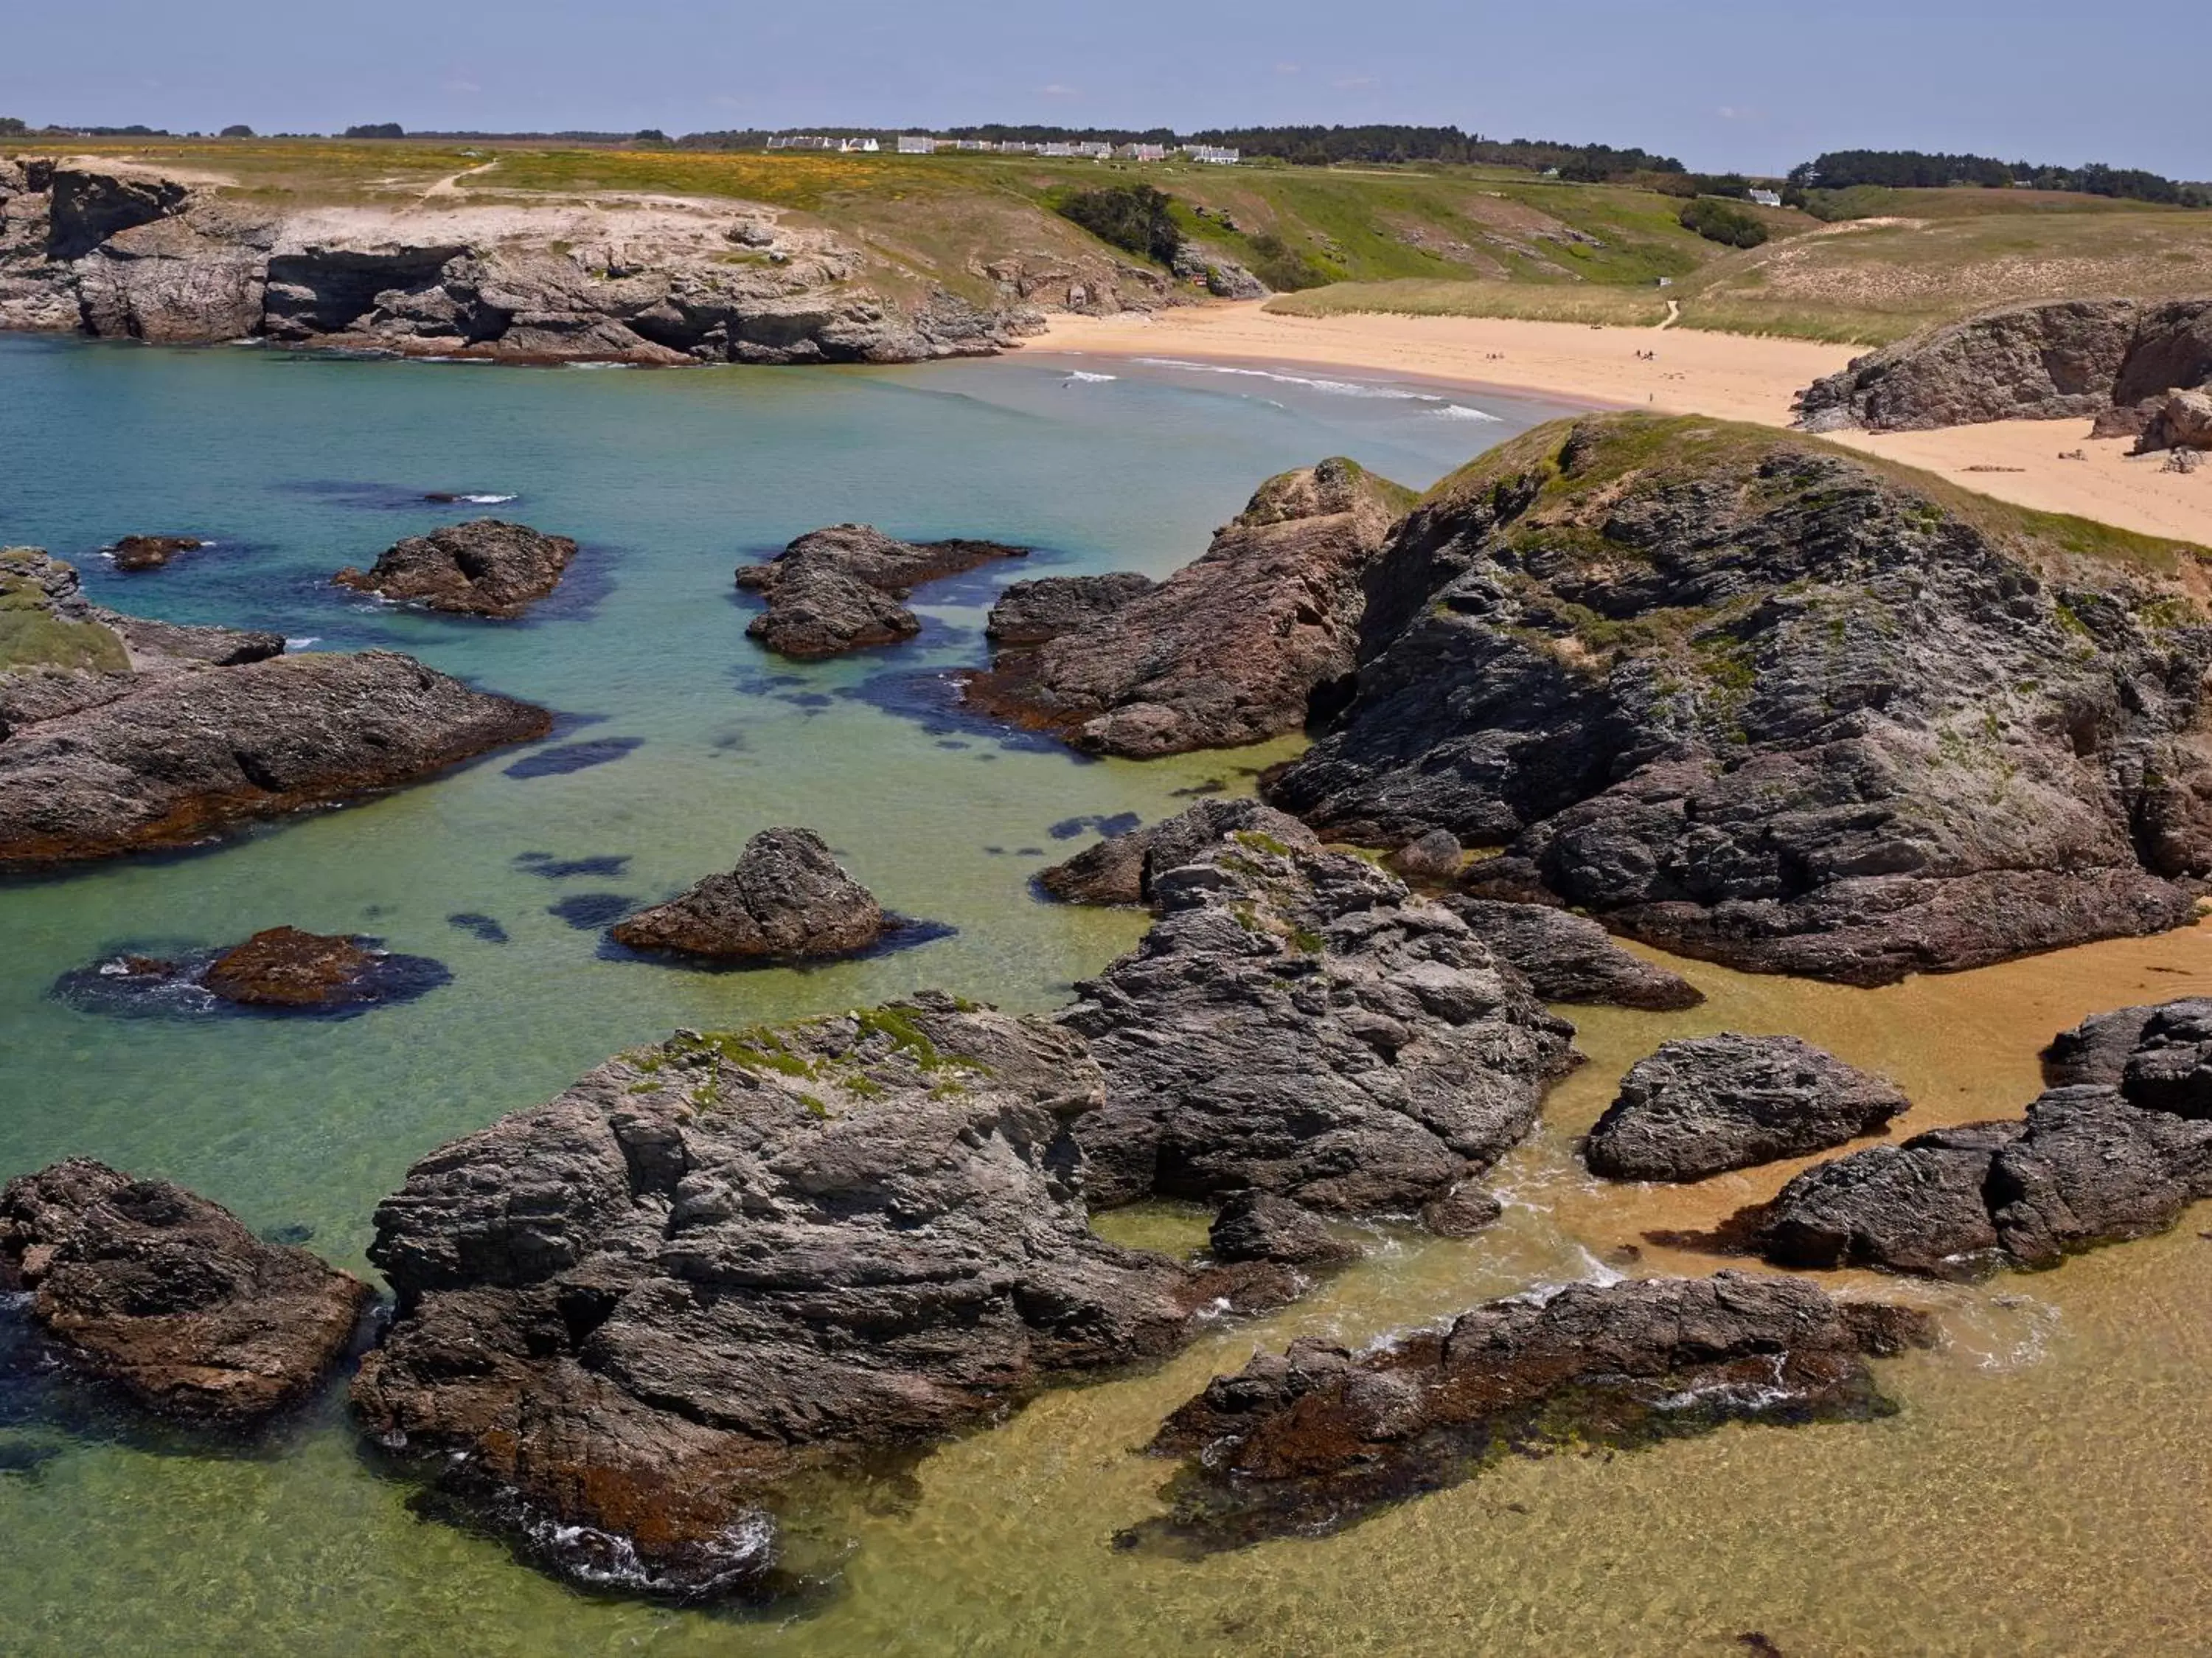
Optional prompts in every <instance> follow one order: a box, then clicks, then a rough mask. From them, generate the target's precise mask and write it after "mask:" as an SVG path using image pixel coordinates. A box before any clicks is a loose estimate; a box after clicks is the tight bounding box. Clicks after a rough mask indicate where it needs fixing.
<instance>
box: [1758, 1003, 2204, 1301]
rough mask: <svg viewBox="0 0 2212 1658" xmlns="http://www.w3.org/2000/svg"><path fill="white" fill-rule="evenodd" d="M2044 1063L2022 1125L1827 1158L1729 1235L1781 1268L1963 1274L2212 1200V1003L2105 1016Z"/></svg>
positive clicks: (2021, 1262)
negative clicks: (2043, 1076) (2045, 1081)
mask: <svg viewBox="0 0 2212 1658" xmlns="http://www.w3.org/2000/svg"><path fill="white" fill-rule="evenodd" d="M2046 1068H2047V1072H2048V1074H2049V1076H2050V1077H2051V1082H2052V1086H2051V1087H2050V1088H2047V1089H2045V1092H2044V1093H2043V1094H2042V1095H2041V1096H2040V1097H2039V1098H2038V1099H2037V1100H2035V1101H2034V1102H2033V1104H2031V1105H2030V1106H2028V1108H2027V1115H2026V1117H2025V1118H2023V1119H2021V1120H2018V1121H2014V1122H1994V1123H1972V1124H1967V1125H1963V1126H1960V1127H1957V1128H1945V1129H1937V1130H1936V1131H1933V1132H1931V1133H1928V1134H1921V1135H1916V1136H1915V1137H1913V1138H1911V1139H1910V1140H1907V1141H1905V1143H1903V1144H1902V1145H1897V1146H1875V1147H1872V1148H1870V1149H1868V1150H1865V1151H1861V1152H1855V1153H1853V1154H1852V1155H1850V1156H1848V1157H1841V1158H1838V1159H1837V1160H1835V1161H1832V1162H1827V1163H1822V1164H1820V1166H1819V1167H1814V1168H1810V1169H1808V1170H1807V1171H1806V1172H1805V1173H1802V1174H1801V1175H1799V1176H1798V1177H1797V1178H1796V1179H1794V1180H1792V1181H1790V1184H1789V1185H1788V1186H1784V1188H1783V1189H1782V1192H1781V1193H1780V1195H1779V1196H1778V1197H1777V1198H1775V1199H1774V1200H1773V1201H1772V1202H1771V1204H1765V1205H1762V1206H1760V1207H1759V1208H1758V1209H1755V1210H1751V1211H1748V1212H1747V1213H1746V1214H1743V1215H1741V1216H1737V1217H1736V1218H1735V1221H1734V1222H1732V1223H1731V1226H1730V1228H1729V1229H1730V1231H1731V1232H1733V1233H1735V1234H1738V1235H1744V1236H1748V1237H1749V1238H1750V1239H1751V1240H1752V1241H1753V1247H1756V1248H1758V1249H1759V1251H1760V1252H1761V1253H1764V1254H1765V1256H1766V1257H1767V1258H1768V1259H1770V1260H1772V1261H1775V1262H1777V1263H1778V1264H1780V1265H1784V1266H1800V1267H1838V1266H1870V1267H1879V1268H1882V1269H1884V1270H1887V1271H1894V1272H1911V1273H1923V1274H1929V1275H1933V1276H1938V1277H1968V1276H1972V1275H1974V1274H1976V1273H1978V1272H1980V1271H1984V1270H1987V1269H1988V1268H1990V1267H1992V1266H1998V1265H2012V1266H2020V1267H2047V1266H2056V1265H2058V1264H2059V1262H2060V1261H2061V1260H2063V1259H2064V1258H2065V1257H2066V1256H2068V1255H2069V1254H2073V1253H2078V1252H2080V1251H2081V1250H2085V1249H2092V1248H2095V1247H2098V1246H2100V1245H2102V1244H2109V1243H2118V1242H2122V1241H2124V1240H2128V1239H2131V1238H2142V1237H2148V1236H2150V1235H2152V1234H2155V1233H2160V1232H2164V1231H2166V1230H2167V1229H2168V1228H2171V1227H2172V1226H2173V1224H2174V1223H2175V1222H2177V1221H2179V1219H2180V1217H2181V1215H2182V1212H2183V1211H2184V1210H2185V1209H2187V1208H2188V1207H2189V1205H2190V1204H2192V1203H2196V1202H2197V1201H2199V1200H2201V1199H2203V1198H2212V1002H2206V1001H2200V1000H2190V1001H2182V1002H2170V1003H2164V1004H2162V1005H2160V1006H2157V1007H2143V1008H2124V1009H2120V1010H2118V1012H2115V1013H2109V1014H2100V1015H2098V1016H2097V1017H2096V1018H2094V1019H2093V1020H2090V1021H2087V1023H2086V1024H2084V1025H2082V1026H2081V1027H2079V1028H2077V1029H2075V1030H2074V1031H2070V1032H2068V1033H2065V1034H2064V1035H2062V1036H2061V1037H2059V1038H2058V1039H2057V1041H2056V1042H2054V1043H2053V1044H2052V1045H2051V1050H2050V1053H2049V1055H2048V1057H2047V1058H2046Z"/></svg>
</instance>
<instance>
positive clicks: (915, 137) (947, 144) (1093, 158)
mask: <svg viewBox="0 0 2212 1658" xmlns="http://www.w3.org/2000/svg"><path fill="white" fill-rule="evenodd" d="M895 143H896V149H897V152H898V153H899V154H900V155H935V154H936V153H937V152H938V151H939V150H940V149H962V150H975V151H981V152H983V153H985V154H988V155H1041V156H1045V157H1048V158H1053V159H1060V160H1067V161H1090V162H1104V161H1116V162H1164V161H1166V160H1167V159H1168V158H1169V157H1170V155H1182V156H1183V157H1184V158H1185V159H1187V160H1189V161H1194V162H1207V163H1209V164H1211V165H1212V166H1215V167H1234V166H1236V165H1237V162H1238V161H1240V160H1241V159H1242V157H1243V152H1242V151H1240V150H1235V149H1224V148H1222V147H1221V146H1220V145H1218V144H1183V145H1181V146H1180V147H1177V148H1173V149H1171V148H1170V147H1169V146H1168V145H1166V144H1109V143H1024V142H1022V141H1020V140H1018V139H1010V140H1008V141H1007V142H1006V143H994V142H993V141H992V140H990V139H988V138H936V137H931V136H929V135H928V134H927V133H924V132H908V133H902V134H901V135H900V136H899V137H898V138H897V139H896V141H895ZM768 147H769V149H813V150H827V151H829V152H830V153H831V154H833V155H874V154H875V153H876V152H877V151H878V150H879V149H882V148H883V145H882V144H881V143H879V142H878V140H876V139H874V138H835V137H825V136H823V135H820V134H816V133H793V134H789V135H786V136H783V137H774V138H770V139H769V141H768Z"/></svg>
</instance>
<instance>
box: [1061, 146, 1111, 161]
mask: <svg viewBox="0 0 2212 1658" xmlns="http://www.w3.org/2000/svg"><path fill="white" fill-rule="evenodd" d="M1068 148H1069V149H1073V151H1074V152H1075V153H1076V154H1077V155H1087V156H1089V157H1090V158H1091V160H1092V161H1094V162H1103V161H1104V160H1106V158H1107V157H1109V155H1112V154H1113V153H1114V146H1113V145H1111V144H1099V143H1084V144H1071V145H1069V146H1068Z"/></svg>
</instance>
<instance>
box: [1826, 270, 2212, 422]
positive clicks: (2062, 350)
mask: <svg viewBox="0 0 2212 1658" xmlns="http://www.w3.org/2000/svg"><path fill="white" fill-rule="evenodd" d="M2207 384H2212V299H2193V300H2165V301H2151V300H2127V299H2105V300H2064V301H2059V302H2053V303H2050V304H2041V305H2015V306H2008V307H2006V308H2003V309H2002V310H1997V311H1990V312H1985V313H1984V314H1982V315H1980V316H1975V317H1969V318H1966V320H1964V321H1960V322H1951V323H1945V324H1942V326H1937V327H1935V328H1931V329H1928V330H1926V331H1924V332H1921V333H1918V334H1915V335H1914V336H1912V338H1910V339H1905V340H1901V341H1899V343H1898V344H1894V345H1890V346H1886V347H1884V348H1883V349H1882V350H1879V351H1876V352H1874V353H1873V354H1871V355H1870V356H1867V357H1858V358H1856V359H1854V360H1853V361H1852V363H1851V364H1850V367H1849V368H1847V369H1843V370H1842V371H1840V372H1839V373H1837V374H1833V375H1829V376H1828V377H1827V378H1826V380H1820V381H1814V383H1813V384H1812V385H1811V386H1809V387H1807V388H1806V389H1805V390H1804V391H1803V392H1802V393H1799V394H1798V398H1797V417H1798V424H1800V425H1802V426H1803V427H1804V428H1805V429H1806V430H1808V431H1816V432H1827V431H1838V430H1844V429H1846V428H1850V427H1863V428H1865V429H1866V430H1869V431H1877V432H1893V431H1922V430H1927V429H1929V428H1930V427H1936V426H1960V425H1966V424H1972V423H1975V422H1978V421H1984V420H2057V419H2067V418H2094V419H2096V420H2097V421H2098V430H2099V435H2100V436H2117V435H2118V434H2120V433H2123V432H2140V431H2142V430H2143V424H2144V422H2145V421H2146V420H2147V419H2148V418H2149V415H2150V411H2151V408H2153V407H2155V406H2156V405H2158V404H2160V403H2162V402H2163V401H2164V399H2165V396H2166V393H2168V392H2170V391H2172V390H2174V389H2176V388H2181V387H2200V386H2204V385H2207Z"/></svg>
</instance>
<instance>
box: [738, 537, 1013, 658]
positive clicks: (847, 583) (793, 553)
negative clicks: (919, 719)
mask: <svg viewBox="0 0 2212 1658" xmlns="http://www.w3.org/2000/svg"><path fill="white" fill-rule="evenodd" d="M1029 551H1030V550H1029V549H1028V548H1027V547H1014V546H1006V544H1005V543H1004V542H1000V541H974V540H964V539H949V540H943V541H901V540H897V539H894V538H892V537H890V536H888V535H885V534H884V533H883V532H882V531H881V530H879V529H878V528H876V527H874V526H873V525H872V524H832V525H829V527H827V528H825V529H818V530H809V531H808V532H807V533H805V534H804V535H802V536H800V537H799V538H798V539H796V540H794V541H793V542H792V543H791V544H790V545H789V546H787V547H785V548H784V550H783V551H782V552H780V553H778V554H777V555H776V556H775V558H771V559H769V560H767V561H766V562H764V563H762V564H740V565H738V573H737V582H738V587H740V588H744V589H746V590H747V591H750V592H753V593H758V594H762V595H763V597H764V598H765V599H766V600H767V601H768V608H767V609H766V610H764V611H763V612H762V613H760V614H759V615H758V616H756V617H755V618H753V619H752V622H751V624H750V625H749V626H748V627H747V628H746V630H745V631H746V632H747V633H748V634H749V635H750V636H751V637H753V638H756V639H757V640H759V641H760V642H761V643H763V645H765V646H767V647H768V649H770V650H773V651H775V653H776V655H779V656H791V657H794V658H797V659H799V660H800V661H812V660H815V659H817V658H820V657H823V656H836V655H842V654H843V653H844V652H846V651H848V650H860V649H865V648H866V647H868V646H870V645H888V644H896V643H898V642H899V641H900V640H902V639H910V638H912V637H914V636H915V634H916V633H918V632H920V631H921V619H919V618H917V617H916V616H915V613H913V612H912V611H910V610H908V608H907V607H906V606H905V605H904V604H903V603H902V600H904V599H905V598H906V597H907V595H908V594H909V593H910V592H912V591H913V589H914V588H916V587H919V586H920V585H921V583H923V582H935V581H939V580H941V579H942V578H944V577H945V576H957V575H959V574H960V573H961V572H962V571H963V570H974V569H975V568H976V567H977V566H979V565H981V564H989V563H990V562H991V561H993V560H994V559H998V558H1026V557H1027V556H1028V554H1029Z"/></svg>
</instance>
